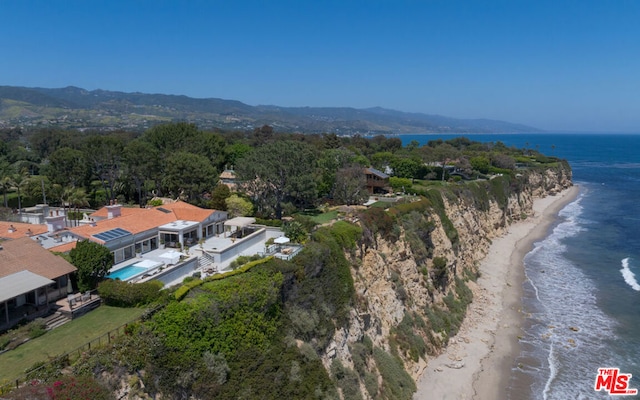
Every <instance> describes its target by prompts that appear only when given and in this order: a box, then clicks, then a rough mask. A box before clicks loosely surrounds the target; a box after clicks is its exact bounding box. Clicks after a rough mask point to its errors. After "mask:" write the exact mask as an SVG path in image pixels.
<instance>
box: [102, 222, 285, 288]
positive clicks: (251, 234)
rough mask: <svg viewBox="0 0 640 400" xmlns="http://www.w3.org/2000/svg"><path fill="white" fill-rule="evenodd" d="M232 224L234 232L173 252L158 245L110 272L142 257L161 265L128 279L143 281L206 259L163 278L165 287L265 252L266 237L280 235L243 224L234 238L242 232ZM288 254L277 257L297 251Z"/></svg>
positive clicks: (275, 231)
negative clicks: (166, 279) (167, 278)
mask: <svg viewBox="0 0 640 400" xmlns="http://www.w3.org/2000/svg"><path fill="white" fill-rule="evenodd" d="M243 222H244V221H243ZM234 226H236V227H237V228H236V231H234V232H229V231H227V232H225V233H220V234H217V235H214V236H211V237H209V238H207V239H205V240H204V241H202V242H199V243H197V244H195V245H193V246H191V247H189V246H185V248H184V249H183V250H182V251H176V250H175V249H169V248H162V249H160V248H158V249H155V250H152V251H149V252H146V253H143V254H139V255H138V256H137V257H134V258H131V259H128V260H126V261H123V262H121V263H118V264H116V265H114V266H113V267H112V268H111V271H112V272H113V271H117V270H120V269H122V268H125V267H128V266H132V265H133V264H139V263H141V262H142V261H144V260H150V261H152V262H154V263H161V264H162V266H161V267H159V268H155V269H153V270H149V273H148V274H147V273H145V274H139V275H137V276H135V277H134V278H133V279H132V280H131V282H144V281H147V280H152V279H161V277H162V276H163V275H167V274H168V273H170V272H171V271H174V270H177V269H181V267H182V266H183V265H184V264H191V263H193V262H195V261H194V259H196V258H198V259H199V260H201V261H204V260H207V261H206V262H196V264H195V265H196V268H195V270H194V269H192V268H185V270H184V273H183V274H178V273H174V274H172V278H171V280H170V281H166V282H165V280H162V281H163V282H164V283H165V285H166V286H171V285H174V284H177V283H181V282H182V280H183V279H184V278H185V277H187V276H191V275H192V274H193V273H194V272H196V271H198V272H200V273H201V274H205V273H206V271H213V273H219V272H224V271H226V270H228V268H229V264H231V262H232V261H233V260H235V259H236V258H237V257H238V256H241V255H242V256H251V255H254V254H265V253H266V252H267V249H266V247H265V242H266V241H267V240H268V239H270V238H277V237H281V236H283V233H282V231H280V230H279V229H273V228H265V227H262V226H246V225H244V228H245V229H244V235H242V234H240V236H241V237H237V236H236V235H235V233H240V232H242V226H239V225H234ZM230 233H232V234H230ZM169 253H170V254H169ZM203 253H204V255H203ZM291 253H292V254H289V255H287V254H281V257H280V258H284V259H289V258H291V257H293V256H294V255H295V254H297V252H293V251H292V252H291ZM285 257H287V258H285ZM205 264H206V265H205ZM173 276H175V278H173ZM125 280H126V279H125Z"/></svg>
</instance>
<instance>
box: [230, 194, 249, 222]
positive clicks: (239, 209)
mask: <svg viewBox="0 0 640 400" xmlns="http://www.w3.org/2000/svg"><path fill="white" fill-rule="evenodd" d="M225 203H226V209H227V211H228V212H229V214H231V216H234V217H244V216H246V215H249V214H251V212H252V211H253V205H252V204H251V202H250V201H249V200H245V199H243V198H242V197H240V196H238V195H237V194H232V195H231V196H229V197H228V198H227V199H226V200H225Z"/></svg>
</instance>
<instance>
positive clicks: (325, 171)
mask: <svg viewBox="0 0 640 400" xmlns="http://www.w3.org/2000/svg"><path fill="white" fill-rule="evenodd" d="M354 160H355V154H353V152H352V151H351V150H347V149H345V148H337V149H327V150H324V151H323V152H322V153H321V154H320V157H319V158H318V175H319V178H318V179H317V182H318V186H317V188H318V194H319V195H320V196H327V195H329V194H330V193H331V191H332V190H333V187H334V185H335V182H336V171H337V170H338V169H340V168H344V167H347V166H349V165H350V164H353V163H354Z"/></svg>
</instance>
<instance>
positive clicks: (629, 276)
mask: <svg viewBox="0 0 640 400" xmlns="http://www.w3.org/2000/svg"><path fill="white" fill-rule="evenodd" d="M620 272H621V273H622V277H623V278H624V281H625V282H626V283H627V285H629V286H631V288H632V289H633V290H635V291H638V292H640V284H638V281H637V280H636V275H635V274H634V273H633V272H631V270H630V269H629V257H627V258H625V259H623V260H622V269H621V270H620Z"/></svg>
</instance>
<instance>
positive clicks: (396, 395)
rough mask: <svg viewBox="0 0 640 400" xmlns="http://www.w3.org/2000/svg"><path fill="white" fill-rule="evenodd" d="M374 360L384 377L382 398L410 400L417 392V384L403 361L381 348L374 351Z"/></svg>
mask: <svg viewBox="0 0 640 400" xmlns="http://www.w3.org/2000/svg"><path fill="white" fill-rule="evenodd" d="M373 358H374V359H375V360H376V365H377V367H378V371H380V375H381V376H382V386H381V387H380V391H381V397H382V398H383V399H390V400H404V399H406V400H410V399H411V398H412V397H413V392H415V391H416V384H415V382H414V381H413V379H411V376H409V374H408V373H407V371H405V369H404V366H403V364H402V361H400V360H398V359H397V358H395V357H393V356H391V355H390V354H389V353H387V352H386V351H384V350H382V349H380V348H379V347H375V348H374V349H373Z"/></svg>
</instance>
